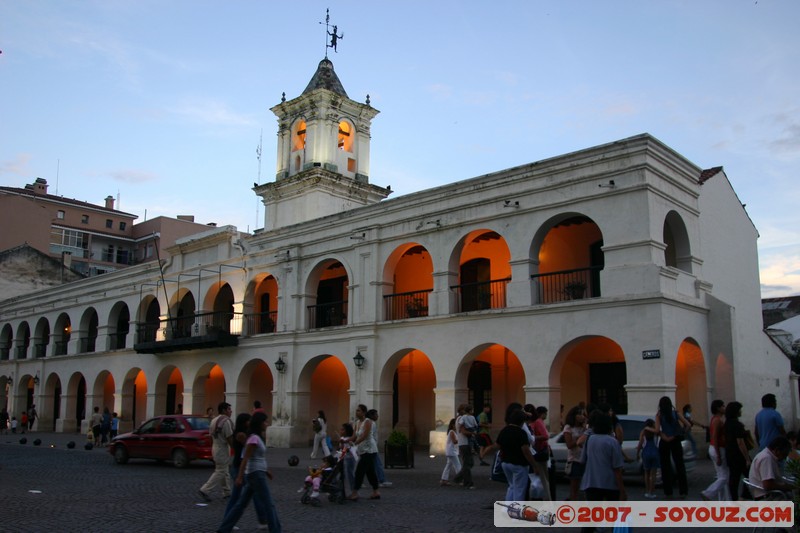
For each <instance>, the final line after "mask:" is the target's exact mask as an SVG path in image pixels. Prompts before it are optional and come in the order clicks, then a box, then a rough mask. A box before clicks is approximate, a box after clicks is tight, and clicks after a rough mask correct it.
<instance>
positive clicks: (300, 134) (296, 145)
mask: <svg viewBox="0 0 800 533" xmlns="http://www.w3.org/2000/svg"><path fill="white" fill-rule="evenodd" d="M305 147H306V121H305V120H302V119H301V120H298V121H297V122H295V124H294V128H292V152H296V151H297V150H303V149H305Z"/></svg>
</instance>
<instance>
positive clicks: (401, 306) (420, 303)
mask: <svg viewBox="0 0 800 533" xmlns="http://www.w3.org/2000/svg"><path fill="white" fill-rule="evenodd" d="M432 292H433V289H428V290H425V291H412V292H398V293H395V294H387V295H385V296H384V297H383V313H384V314H383V316H384V317H386V320H402V319H404V318H416V317H421V316H428V296H429V295H430V293H432Z"/></svg>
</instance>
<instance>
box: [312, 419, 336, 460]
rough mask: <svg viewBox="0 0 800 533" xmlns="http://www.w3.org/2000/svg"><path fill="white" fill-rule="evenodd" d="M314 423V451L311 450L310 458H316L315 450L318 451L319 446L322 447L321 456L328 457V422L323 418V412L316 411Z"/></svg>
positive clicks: (329, 452)
mask: <svg viewBox="0 0 800 533" xmlns="http://www.w3.org/2000/svg"><path fill="white" fill-rule="evenodd" d="M315 421H316V424H313V422H314V421H312V424H313V427H314V449H313V450H311V458H312V459H316V458H317V450H319V448H320V445H322V456H323V457H328V456H329V455H330V454H331V451H330V449H329V448H328V420H327V419H326V418H325V411H317V418H316V419H315ZM317 428H319V429H317Z"/></svg>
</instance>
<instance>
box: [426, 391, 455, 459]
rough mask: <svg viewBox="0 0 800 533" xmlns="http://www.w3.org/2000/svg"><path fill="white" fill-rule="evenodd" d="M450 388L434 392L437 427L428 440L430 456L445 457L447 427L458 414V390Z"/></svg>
mask: <svg viewBox="0 0 800 533" xmlns="http://www.w3.org/2000/svg"><path fill="white" fill-rule="evenodd" d="M450 385H451V386H450V387H437V388H435V389H434V390H433V393H434V394H435V395H436V399H435V407H434V409H435V416H436V418H435V426H436V429H434V430H433V431H431V432H430V435H429V437H428V440H429V442H430V444H429V452H428V453H429V454H430V455H444V446H445V442H446V441H447V425H448V424H449V423H450V419H451V418H453V417H454V416H455V414H456V407H457V404H456V389H455V387H453V386H452V383H450Z"/></svg>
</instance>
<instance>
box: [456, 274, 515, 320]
mask: <svg viewBox="0 0 800 533" xmlns="http://www.w3.org/2000/svg"><path fill="white" fill-rule="evenodd" d="M509 281H511V278H505V279H495V280H491V281H479V282H476V283H463V284H461V285H453V286H451V287H450V289H451V290H454V291H457V293H458V302H457V304H456V305H457V307H456V313H466V312H469V311H481V310H484V309H503V308H505V306H506V286H507V285H508V282H509Z"/></svg>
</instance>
